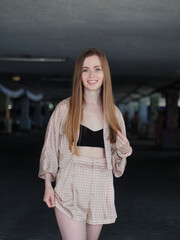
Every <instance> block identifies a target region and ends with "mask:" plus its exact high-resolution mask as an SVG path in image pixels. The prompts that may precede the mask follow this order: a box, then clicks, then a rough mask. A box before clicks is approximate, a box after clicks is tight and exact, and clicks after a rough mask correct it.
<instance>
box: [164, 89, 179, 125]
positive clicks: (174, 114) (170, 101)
mask: <svg viewBox="0 0 180 240" xmlns="http://www.w3.org/2000/svg"><path fill="white" fill-rule="evenodd" d="M178 98H179V92H178V91H172V90H170V91H168V92H167V94H166V101H167V105H166V128H168V129H176V128H178V118H179V112H178Z"/></svg>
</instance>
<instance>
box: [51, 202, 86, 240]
mask: <svg viewBox="0 0 180 240" xmlns="http://www.w3.org/2000/svg"><path fill="white" fill-rule="evenodd" d="M54 210H55V215H56V219H57V223H58V226H59V230H60V232H61V236H62V239H63V240H72V239H73V240H86V223H85V222H78V221H74V220H73V219H71V218H69V217H67V216H66V215H65V214H64V213H62V212H61V211H60V210H59V209H57V208H56V207H55V208H54Z"/></svg>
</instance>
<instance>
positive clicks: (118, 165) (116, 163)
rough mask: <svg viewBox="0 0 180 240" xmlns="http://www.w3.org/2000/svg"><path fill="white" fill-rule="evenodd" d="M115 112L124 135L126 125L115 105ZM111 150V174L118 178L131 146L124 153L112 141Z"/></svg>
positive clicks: (129, 153)
mask: <svg viewBox="0 0 180 240" xmlns="http://www.w3.org/2000/svg"><path fill="white" fill-rule="evenodd" d="M115 113H116V117H117V120H118V123H119V125H120V127H121V129H122V131H123V133H124V135H125V136H126V127H125V122H124V118H123V116H122V113H121V111H120V110H119V108H118V107H117V106H115ZM111 150H112V159H111V161H112V168H113V174H114V176H115V177H117V178H118V177H121V176H122V175H123V173H124V170H125V168H126V164H127V157H128V156H130V155H131V154H132V147H131V146H129V149H128V152H126V153H124V152H121V151H119V150H118V149H117V147H116V143H114V144H112V149H111ZM117 153H118V154H117Z"/></svg>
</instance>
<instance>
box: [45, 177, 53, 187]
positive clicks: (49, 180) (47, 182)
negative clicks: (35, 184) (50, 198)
mask: <svg viewBox="0 0 180 240" xmlns="http://www.w3.org/2000/svg"><path fill="white" fill-rule="evenodd" d="M45 187H47V188H48V187H52V175H51V173H46V174H45Z"/></svg>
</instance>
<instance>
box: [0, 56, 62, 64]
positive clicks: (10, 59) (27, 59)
mask: <svg viewBox="0 0 180 240" xmlns="http://www.w3.org/2000/svg"><path fill="white" fill-rule="evenodd" d="M0 61H1V62H54V63H58V62H66V61H67V58H65V57H60V58H45V57H42V58H38V57H0Z"/></svg>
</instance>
